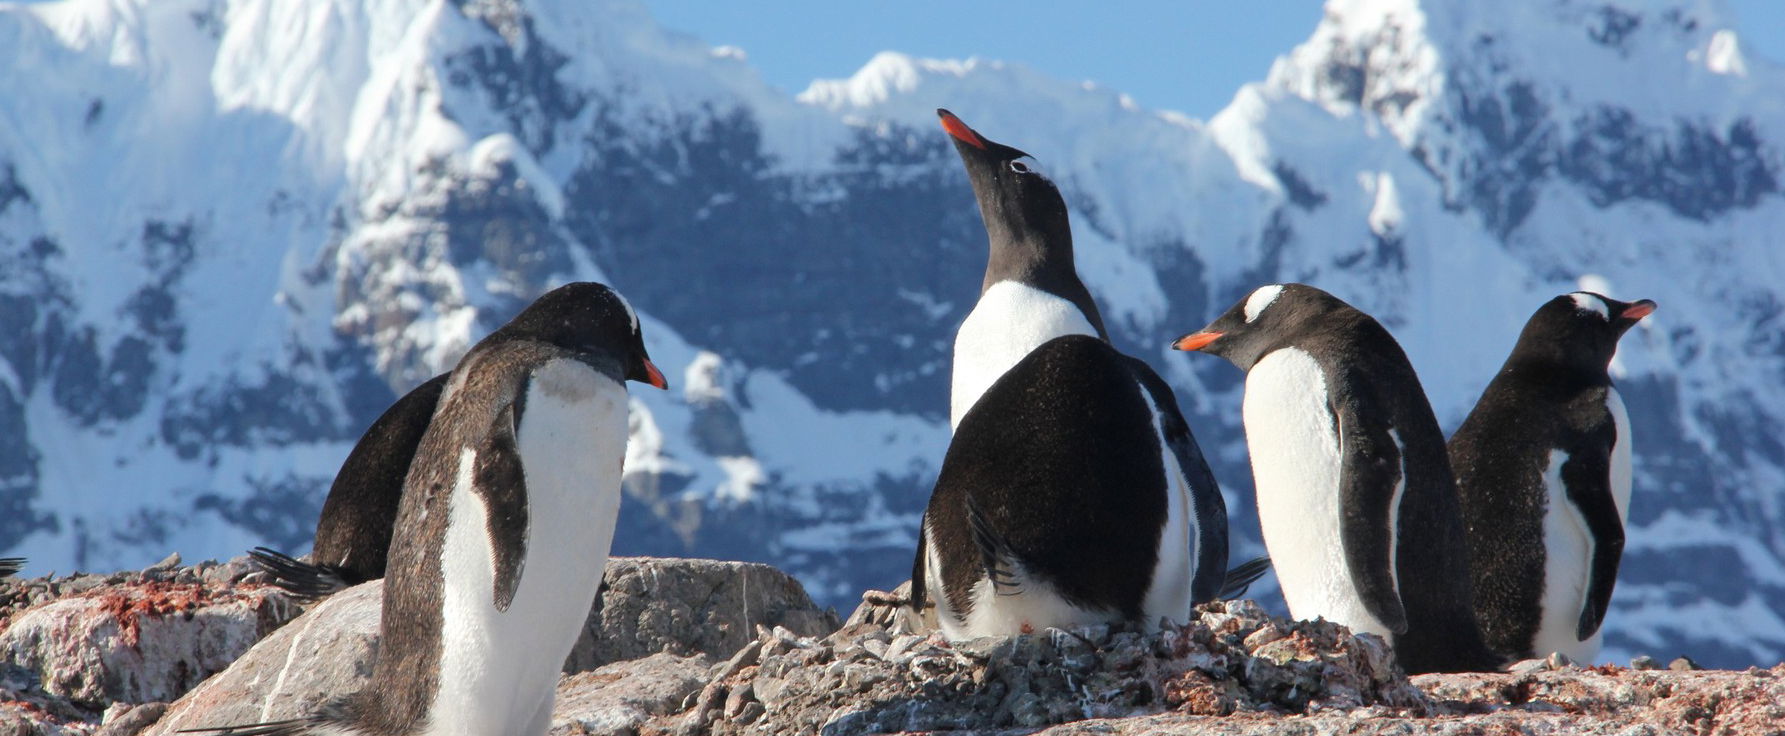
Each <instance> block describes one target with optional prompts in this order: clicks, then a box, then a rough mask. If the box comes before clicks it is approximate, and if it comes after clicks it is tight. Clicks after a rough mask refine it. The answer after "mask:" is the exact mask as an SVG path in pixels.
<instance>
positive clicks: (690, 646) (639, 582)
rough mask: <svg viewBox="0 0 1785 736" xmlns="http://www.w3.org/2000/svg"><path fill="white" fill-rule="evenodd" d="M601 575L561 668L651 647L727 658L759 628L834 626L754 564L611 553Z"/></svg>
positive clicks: (585, 666) (822, 629) (631, 655)
mask: <svg viewBox="0 0 1785 736" xmlns="http://www.w3.org/2000/svg"><path fill="white" fill-rule="evenodd" d="M604 580H605V584H606V585H605V587H606V590H605V592H603V593H602V594H601V597H600V599H599V600H597V601H596V604H595V611H594V613H593V614H591V615H590V616H589V622H588V624H587V625H586V626H585V627H584V631H583V635H582V638H581V639H579V640H578V641H577V643H576V647H575V648H573V649H572V650H571V652H570V656H569V657H568V658H566V660H565V663H564V671H565V672H570V673H574V672H585V671H588V670H592V669H595V668H597V667H600V666H602V665H604V664H608V663H611V662H623V661H626V660H629V659H638V658H639V657H644V656H647V655H650V654H655V653H657V652H671V653H674V654H680V655H692V654H696V653H705V654H709V655H712V656H714V657H721V658H723V657H729V656H731V654H732V652H735V651H737V650H738V649H739V648H740V647H743V646H744V645H745V644H747V643H749V642H750V641H751V640H752V639H755V638H756V627H758V626H763V627H770V628H772V627H775V626H780V627H783V628H786V629H788V630H789V631H793V632H795V633H797V634H799V635H801V636H824V635H825V634H829V633H830V632H832V631H835V630H837V626H838V625H839V623H838V620H837V614H836V613H835V612H834V611H829V610H819V608H818V607H817V606H815V605H813V604H812V599H811V598H810V597H809V596H807V595H806V589H805V588H803V587H801V586H800V584H799V581H797V580H794V579H793V578H792V577H790V576H788V574H787V573H784V572H781V571H780V570H777V569H775V568H773V567H771V566H769V565H764V564H761V563H756V562H727V561H721V560H698V559H680V558H657V557H616V558H613V559H610V560H608V563H607V577H606V578H605V579H604Z"/></svg>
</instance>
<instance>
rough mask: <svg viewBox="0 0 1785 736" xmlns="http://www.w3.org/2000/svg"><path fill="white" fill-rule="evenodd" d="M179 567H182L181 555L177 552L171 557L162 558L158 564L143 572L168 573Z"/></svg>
mask: <svg viewBox="0 0 1785 736" xmlns="http://www.w3.org/2000/svg"><path fill="white" fill-rule="evenodd" d="M179 566H180V553H178V552H175V553H173V554H171V555H168V556H166V557H164V558H162V559H161V561H160V562H157V563H155V564H153V565H150V566H148V567H145V568H143V572H145V573H150V572H167V571H168V570H172V569H174V568H176V567H179Z"/></svg>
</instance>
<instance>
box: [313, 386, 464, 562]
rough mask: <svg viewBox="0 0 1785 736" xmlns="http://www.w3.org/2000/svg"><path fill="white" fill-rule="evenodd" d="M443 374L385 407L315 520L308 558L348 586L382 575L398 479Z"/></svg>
mask: <svg viewBox="0 0 1785 736" xmlns="http://www.w3.org/2000/svg"><path fill="white" fill-rule="evenodd" d="M448 375H449V374H445V373H442V374H440V375H438V376H435V377H434V378H432V379H430V380H429V381H428V382H426V383H423V384H422V385H420V386H417V387H416V388H415V389H414V390H412V391H410V392H409V393H408V394H405V395H404V396H403V398H401V399H398V400H397V402H396V403H395V404H392V405H391V407H390V408H389V409H386V410H385V412H384V414H382V415H380V416H379V417H378V419H377V421H374V422H372V426H371V427H370V428H368V429H367V430H366V433H365V435H363V436H361V437H360V440H359V443H358V444H356V445H354V446H353V452H351V453H348V455H347V460H346V461H345V462H343V463H342V464H341V470H340V472H338V473H336V474H335V482H334V484H333V485H332V486H330V487H329V494H328V500H326V501H324V502H323V504H322V518H321V519H319V520H318V521H317V522H316V544H315V547H314V550H313V552H312V559H313V560H315V562H316V563H317V564H318V565H323V566H326V567H328V568H329V569H330V570H332V571H334V572H335V573H337V574H338V575H339V576H340V577H341V579H342V581H343V582H345V583H347V584H349V585H353V584H357V583H363V582H365V581H367V580H374V579H377V578H382V577H384V567H385V559H386V556H387V555H388V554H389V551H390V540H391V530H392V528H393V527H394V526H395V525H396V523H397V507H398V504H399V502H400V501H401V500H402V497H403V479H404V478H405V477H407V476H408V474H409V463H410V461H411V460H413V459H414V458H415V450H416V447H417V446H419V445H420V444H421V438H422V435H423V434H424V433H426V432H427V430H428V423H429V422H430V421H431V420H432V419H433V417H434V409H435V407H436V406H438V405H439V402H440V392H441V389H443V388H444V387H445V386H446V379H447V377H448Z"/></svg>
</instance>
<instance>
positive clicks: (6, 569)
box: [0, 557, 25, 578]
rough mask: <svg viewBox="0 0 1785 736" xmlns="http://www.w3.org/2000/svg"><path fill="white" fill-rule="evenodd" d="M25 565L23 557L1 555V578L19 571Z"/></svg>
mask: <svg viewBox="0 0 1785 736" xmlns="http://www.w3.org/2000/svg"><path fill="white" fill-rule="evenodd" d="M24 567H25V558H23V557H0V578H3V577H6V576H8V575H11V574H13V573H15V572H18V571H19V570H22V569H24Z"/></svg>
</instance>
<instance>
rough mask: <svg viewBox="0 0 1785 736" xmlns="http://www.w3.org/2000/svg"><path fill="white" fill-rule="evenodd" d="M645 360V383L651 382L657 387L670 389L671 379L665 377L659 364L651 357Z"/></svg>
mask: <svg viewBox="0 0 1785 736" xmlns="http://www.w3.org/2000/svg"><path fill="white" fill-rule="evenodd" d="M644 360H645V383H648V384H651V385H652V386H656V387H657V388H660V389H664V390H666V391H667V390H669V381H667V380H665V379H664V378H663V371H660V370H657V364H656V363H652V362H651V359H650V358H645V359H644Z"/></svg>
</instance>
